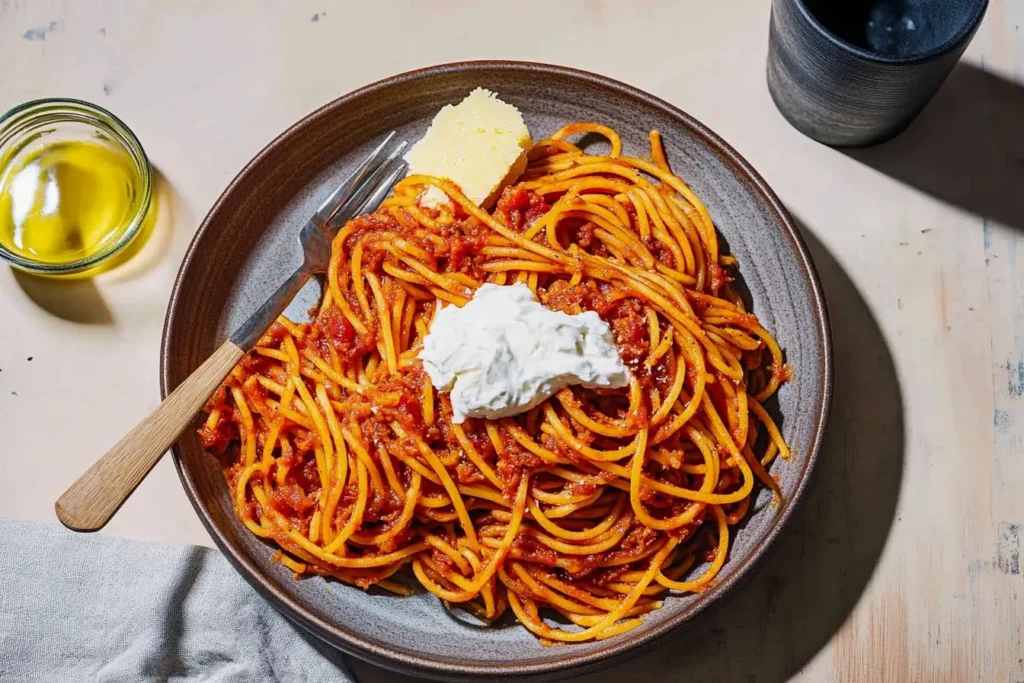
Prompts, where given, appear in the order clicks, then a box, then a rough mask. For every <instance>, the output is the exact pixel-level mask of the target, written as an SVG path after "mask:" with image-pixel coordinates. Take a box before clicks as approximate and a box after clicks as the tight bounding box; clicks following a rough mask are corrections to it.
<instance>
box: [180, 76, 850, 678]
mask: <svg viewBox="0 0 1024 683" xmlns="http://www.w3.org/2000/svg"><path fill="white" fill-rule="evenodd" d="M392 131H393V132H394V134H395V139H401V140H405V141H408V143H409V147H408V149H407V150H405V151H404V160H405V162H406V166H407V171H406V170H405V167H404V166H403V172H405V177H404V178H403V179H402V180H401V181H400V182H398V183H397V185H395V187H394V190H393V192H392V193H391V194H390V196H388V197H387V198H386V199H385V200H384V201H383V203H382V204H381V205H380V206H379V208H376V209H375V210H374V211H372V212H371V213H368V214H366V215H363V216H359V217H356V218H354V219H352V220H349V221H347V222H344V223H343V224H339V225H337V226H334V230H335V231H336V233H335V236H334V237H333V242H332V244H331V259H330V267H329V268H328V272H327V275H326V277H325V278H323V279H322V280H321V281H319V283H318V284H319V289H318V291H317V292H315V294H314V296H312V297H311V298H308V297H307V298H308V301H306V302H305V304H304V307H300V308H304V310H300V311H299V312H298V313H294V312H292V310H291V309H290V311H289V315H287V316H282V317H281V318H279V319H278V320H277V322H275V323H274V324H273V325H272V326H271V327H270V329H268V330H267V331H266V333H265V334H263V336H262V337H261V338H260V339H259V341H258V342H256V344H255V346H254V347H253V348H252V349H251V350H249V351H248V353H247V354H246V355H245V356H244V357H243V359H242V360H241V361H240V362H239V364H238V366H237V367H235V369H234V370H233V371H232V372H231V373H230V374H229V375H228V377H227V378H226V379H225V381H224V384H223V386H222V387H221V388H220V389H219V390H218V391H217V393H216V394H215V395H214V396H213V397H212V398H211V399H210V401H209V402H208V404H207V406H206V410H205V411H204V413H203V414H202V415H201V416H200V417H199V418H197V421H196V424H195V429H193V430H190V431H189V432H188V433H186V435H185V436H184V437H183V438H182V439H181V441H180V443H179V444H178V446H177V447H176V448H175V462H176V464H177V467H178V471H179V473H180V475H181V479H182V482H183V484H184V487H185V490H186V492H187V493H188V496H189V498H190V500H191V502H192V503H193V505H194V506H195V508H196V510H197V512H198V514H199V515H200V517H201V518H202V520H203V522H204V524H205V525H206V527H207V528H208V529H209V531H210V533H211V534H212V536H213V538H214V540H215V542H216V543H217V545H218V546H219V547H220V548H221V549H222V550H223V551H224V553H225V554H226V556H227V557H228V558H229V559H230V560H231V562H232V563H233V564H234V566H235V567H236V568H237V569H238V571H239V572H240V573H241V574H242V575H243V576H244V577H245V578H246V579H247V580H248V581H249V582H250V583H252V585H253V586H255V587H256V588H257V589H258V590H259V592H260V593H261V594H262V595H263V596H264V597H266V598H267V599H268V600H269V601H271V602H272V603H273V604H274V605H275V606H276V607H277V608H278V609H280V610H281V611H282V612H283V613H284V614H285V615H287V616H288V617H289V618H291V619H292V620H294V621H295V622H296V623H297V624H299V625H300V626H302V627H303V628H305V629H307V630H309V631H310V632H311V633H313V634H314V635H316V636H317V637H319V638H322V639H323V640H325V641H326V642H328V643H330V644H331V645H334V646H336V647H338V648H340V649H342V650H345V651H347V652H350V653H352V654H355V655H357V656H360V657H364V658H367V659H369V660H372V661H376V662H378V663H380V664H383V665H385V666H389V667H392V668H395V669H399V670H404V671H407V672H411V673H417V674H421V675H423V674H426V675H436V676H445V677H458V678H485V677H496V676H497V677H506V676H532V677H546V676H554V675H559V674H567V673H570V672H571V673H579V672H582V671H585V670H587V668H592V667H594V666H596V665H598V664H599V663H605V662H608V661H610V660H612V659H615V658H621V657H624V656H626V655H627V654H629V653H632V652H636V651H637V650H638V649H639V648H640V647H641V646H643V645H646V644H650V643H653V642H654V641H655V640H656V639H657V638H659V637H660V636H663V635H665V634H666V633H668V632H670V631H671V630H673V629H675V628H676V627H679V626H680V625H682V624H686V623H689V622H691V621H692V620H693V619H694V618H695V617H696V616H697V615H698V614H699V613H700V612H701V611H703V610H704V609H706V608H707V607H708V606H709V605H711V604H713V603H714V602H715V601H716V600H718V599H719V598H721V597H722V596H723V595H724V594H725V593H726V592H727V591H729V590H730V589H731V588H732V587H733V586H734V585H735V584H736V583H737V581H739V580H740V578H741V577H742V576H744V575H745V574H746V573H748V572H749V571H750V570H751V569H752V567H753V565H754V564H755V563H756V562H757V560H758V559H759V558H760V557H761V556H762V555H763V553H764V552H765V551H766V550H767V548H768V546H769V545H770V544H771V543H772V541H773V540H774V539H775V538H776V536H777V535H778V533H779V531H780V529H781V528H782V527H783V525H784V524H785V523H786V521H787V519H788V518H789V517H790V515H791V514H792V512H793V510H794V507H795V505H796V504H797V502H798V501H799V499H800V497H801V495H802V493H803V491H804V488H805V486H806V485H807V482H808V478H809V476H810V473H811V471H812V469H813V465H814V461H815V459H816V457H817V454H818V450H819V447H820V445H821V441H822V438H823V432H824V427H825V423H826V418H827V414H828V408H829V402H830V395H831V382H832V367H831V347H830V343H831V342H830V337H829V328H828V320H827V314H826V310H825V304H824V300H823V297H822V293H821V287H820V285H819V283H818V280H817V276H816V274H815V272H814V267H813V264H812V262H811V260H810V257H809V255H808V253H807V250H806V247H805V246H804V244H803V241H802V239H801V237H800V234H799V232H798V231H797V229H796V227H795V226H794V224H793V222H792V220H791V219H790V218H789V216H788V215H787V214H786V211H785V209H784V207H783V206H782V204H781V203H780V201H779V200H778V198H777V197H776V196H775V194H774V193H773V192H772V191H771V189H770V188H769V187H768V186H767V184H766V183H765V182H764V180H762V179H761V177H760V176H759V175H757V173H756V172H755V171H754V170H753V169H752V168H751V167H750V165H749V164H748V163H747V162H746V161H744V160H743V159H742V158H741V157H740V156H739V155H738V154H737V153H736V152H735V151H734V150H733V149H732V148H731V147H729V146H728V145H727V144H726V143H725V142H723V141H722V140H721V139H720V138H718V137H717V136H716V135H714V134H713V133H712V132H710V131H709V130H708V129H706V128H705V127H704V126H702V125H701V124H699V123H698V122H696V121H695V120H693V119H692V118H691V117H689V116H687V115H686V114H684V113H683V112H681V111H679V110H678V109H676V108H674V107H672V106H671V105H669V104H667V103H665V102H663V101H661V100H659V99H657V98H655V97H653V96H651V95H648V94H646V93H643V92H641V91H639V90H636V89H634V88H631V87H629V86H626V85H624V84H621V83H618V82H615V81H612V80H610V79H606V78H603V77H601V76H597V75H594V74H589V73H585V72H580V71H575V70H572V69H567V68H563V67H555V66H548V65H541V64H532V63H519V62H466V63H459V64H450V65H443V66H437V67H431V68H428V69H424V70H420V71H415V72H410V73H407V74H402V75H399V76H395V77H393V78H389V79H386V80H384V81H381V82H378V83H375V84H372V85H370V86H367V87H365V88H362V89H360V90H357V91H355V92H353V93H351V94H348V95H345V96H343V97H341V98H339V99H337V100H335V101H334V102H332V103H330V104H328V105H326V106H324V107H323V108H321V109H319V110H317V111H316V112H314V113H312V114H310V115H309V116H307V117H306V118H304V119H302V120H301V121H299V122H298V123H296V124H295V125H294V126H292V127H291V128H289V129H288V130H287V131H286V132H284V133H283V134H282V135H281V136H279V137H278V138H277V139H276V140H274V141H273V142H271V143H270V144H269V145H268V146H267V147H266V148H265V149H264V150H263V151H262V152H260V153H259V154H258V155H257V156H256V157H255V158H254V159H253V160H252V161H251V162H250V163H249V164H248V165H247V166H246V167H245V168H244V169H243V170H242V171H241V173H240V174H239V175H238V176H237V177H236V178H235V180H234V181H232V183H231V184H230V185H229V187H228V188H227V189H226V190H225V192H224V194H223V195H222V196H221V197H220V199H219V200H218V201H217V203H216V204H215V205H214V207H213V208H212V209H211V211H210V213H209V214H208V215H207V217H206V219H205V220H204V222H203V224H202V226H201V227H200V228H199V231H198V233H197V235H196V237H195V239H194V240H193V242H192V245H191V247H190V249H189V251H188V254H187V255H186V257H185V260H184V263H183V264H182V267H181V271H180V273H179V276H178V279H177V282H176V284H175V287H174V292H173V295H172V297H171V303H170V306H169V310H168V314H167V321H166V326H165V330H164V338H163V349H162V357H161V362H162V373H161V380H162V389H163V391H164V392H165V394H166V393H167V392H169V391H170V390H172V389H173V388H174V387H175V386H177V385H178V384H179V383H181V382H182V381H183V380H184V379H185V378H186V377H187V376H188V375H189V373H190V372H191V371H192V370H194V369H195V368H196V367H198V366H199V365H200V364H201V363H202V362H203V360H205V358H207V357H208V356H209V355H210V354H211V353H212V352H213V351H214V350H215V349H216V348H217V346H218V345H219V344H220V342H221V341H223V339H224V338H225V337H226V336H227V335H228V334H229V333H230V332H231V331H232V330H233V329H234V328H235V327H237V325H238V324H240V323H241V322H242V321H244V320H246V318H247V317H248V316H249V315H250V314H251V313H252V312H253V311H254V310H255V309H256V308H257V307H258V306H259V305H260V303H262V301H264V300H266V299H267V298H268V297H269V296H270V295H271V294H272V293H273V292H274V291H275V289H276V288H277V287H278V285H279V284H280V283H281V282H282V281H284V279H285V278H287V277H288V275H289V274H290V273H291V272H292V271H294V270H295V268H296V267H297V266H298V265H299V259H300V258H301V255H298V254H296V253H295V252H294V251H293V250H292V248H291V246H290V245H291V244H292V243H293V242H294V239H295V236H296V235H297V233H298V231H299V229H300V227H301V226H302V225H303V224H304V223H305V221H306V219H307V218H308V217H309V216H310V215H312V214H313V213H314V212H315V211H316V208H317V207H318V206H319V205H320V204H321V202H323V200H324V199H325V198H326V197H327V196H329V195H330V193H331V192H332V190H333V189H334V188H336V187H337V186H338V185H339V182H340V181H341V179H343V178H345V177H346V176H347V175H348V174H350V173H351V172H352V170H353V169H354V168H355V167H356V166H358V165H359V163H360V161H361V160H362V159H364V158H365V157H366V156H367V154H368V153H369V152H370V150H373V149H374V148H375V147H377V146H379V145H380V144H381V142H382V140H385V139H387V136H388V135H389V134H390V133H391V132H392ZM294 308H295V307H293V309H294Z"/></svg>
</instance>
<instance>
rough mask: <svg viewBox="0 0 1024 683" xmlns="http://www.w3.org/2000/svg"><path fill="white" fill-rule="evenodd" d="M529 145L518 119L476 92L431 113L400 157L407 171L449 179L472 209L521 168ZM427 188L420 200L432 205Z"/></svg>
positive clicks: (434, 197) (514, 112) (433, 199)
mask: <svg viewBox="0 0 1024 683" xmlns="http://www.w3.org/2000/svg"><path fill="white" fill-rule="evenodd" d="M532 144H533V142H532V140H531V139H530V131H529V130H528V129H527V128H526V123H524V122H523V115H522V114H520V113H519V110H518V109H516V108H515V107H513V106H512V105H511V104H507V103H505V102H502V101H501V100H499V99H498V96H497V95H495V94H494V93H492V92H490V91H489V90H485V89H483V88H477V89H476V90H474V91H473V92H471V93H469V96H467V97H466V99H464V100H462V101H461V102H459V103H458V104H456V105H451V104H449V105H446V106H445V107H443V108H442V109H441V111H439V112H438V113H437V116H435V117H434V120H433V121H432V122H431V124H430V128H428V129H427V132H426V134H425V135H424V136H423V139H421V140H420V141H419V142H417V143H416V144H415V145H413V146H412V149H410V150H409V152H408V153H407V154H406V155H405V160H406V161H407V162H408V163H409V173H410V174H411V175H414V174H424V175H432V176H436V177H438V178H447V179H448V180H451V181H452V182H454V183H455V184H456V185H458V186H459V187H460V188H462V191H463V192H464V193H465V194H466V197H468V198H469V199H471V200H472V201H474V202H476V203H477V204H478V205H480V206H482V207H484V208H488V207H490V205H492V204H493V203H494V202H495V201H496V200H497V198H498V195H500V194H501V191H502V190H503V189H505V187H506V186H507V185H508V184H510V183H512V182H514V181H515V179H516V178H518V177H519V176H520V175H521V174H522V172H523V171H524V170H525V169H526V152H527V151H528V150H529V149H530V146H531V145H532ZM438 194H443V193H439V192H435V193H434V194H433V195H431V194H430V190H428V191H427V192H426V193H424V196H423V197H421V199H420V202H421V203H423V204H424V205H435V206H436V205H437V204H438V203H440V202H441V199H442V197H439V196H438Z"/></svg>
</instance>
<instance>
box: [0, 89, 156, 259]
mask: <svg viewBox="0 0 1024 683" xmlns="http://www.w3.org/2000/svg"><path fill="white" fill-rule="evenodd" d="M152 193H153V172H152V167H151V166H150V164H149V159H148V158H147V157H146V152H145V151H144V150H143V149H142V145H141V144H140V143H139V140H138V138H136V137H135V134H134V133H132V131H131V130H129V128H128V126H126V125H125V124H124V123H122V122H121V120H120V119H118V118H117V117H116V116H114V115H113V114H111V113H110V112H109V111H107V110H106V109H103V108H102V107H97V106H96V105H94V104H89V103H88V102H82V101H79V100H70V99H47V100H35V101H33V102H27V103H25V104H23V105H21V106H18V107H15V108H14V109H11V110H10V111H8V112H7V113H6V114H4V116H3V117H2V118H0V258H3V259H4V260H5V261H7V262H8V263H9V264H11V265H12V266H15V267H16V268H20V269H22V270H26V271H29V272H32V273H36V274H40V275H51V276H54V275H70V274H72V273H82V272H84V271H89V270H92V269H95V268H98V267H99V266H100V265H101V264H103V263H104V262H106V261H108V259H110V258H112V257H113V256H114V255H116V254H117V253H118V252H120V251H121V250H123V249H124V248H125V247H127V246H128V244H130V243H131V241H132V239H134V238H135V236H136V235H137V234H138V232H139V231H140V229H141V228H142V226H143V223H144V221H145V218H146V213H147V211H149V205H150V201H151V199H152Z"/></svg>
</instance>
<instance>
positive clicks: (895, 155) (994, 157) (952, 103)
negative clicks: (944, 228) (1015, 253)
mask: <svg viewBox="0 0 1024 683" xmlns="http://www.w3.org/2000/svg"><path fill="white" fill-rule="evenodd" d="M841 151H842V152H843V153H845V154H846V155H848V156H850V157H852V158H854V159H856V160H858V161H860V162H861V163H863V164H867V165H868V166H871V167H872V168H874V169H876V170H878V171H881V172H882V173H885V174H886V175H889V176H891V177H893V178H895V179H897V180H900V181H902V182H904V183H906V184H908V185H911V186H913V187H915V188H917V189H919V190H921V191H923V192H926V193H928V194H930V195H932V196H934V197H936V198H937V199H940V200H942V201H945V202H948V203H950V204H953V205H955V206H958V207H960V208H962V209H965V210H967V211H970V212H972V213H974V214H977V215H978V216H981V217H983V218H989V219H992V220H994V221H996V222H999V223H1003V224H1005V225H1008V226H1010V227H1013V228H1016V229H1017V230H1024V192H1022V188H1024V87H1022V86H1021V85H1018V84H1016V83H1013V82H1012V81H1008V80H1006V79H1004V78H1001V77H999V76H996V75H994V74H991V73H988V72H986V71H983V70H981V69H979V68H978V67H975V66H972V65H970V64H967V63H964V62H961V63H960V64H959V65H957V67H956V68H955V69H953V73H951V74H950V76H949V78H948V79H947V81H946V83H945V84H944V85H943V86H942V88H940V89H939V91H938V93H936V95H935V98H934V99H933V100H932V101H931V103H929V104H928V106H927V107H925V109H924V111H922V112H921V115H920V116H919V117H918V118H917V120H915V121H914V123H913V124H911V125H910V127H909V128H907V130H906V131H904V132H903V133H902V134H900V135H898V136H896V137H895V138H893V139H892V140H890V141H888V142H886V143H883V144H881V145H877V146H875V147H859V148H845V149H842V150H841Z"/></svg>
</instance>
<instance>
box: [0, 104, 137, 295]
mask: <svg viewBox="0 0 1024 683" xmlns="http://www.w3.org/2000/svg"><path fill="white" fill-rule="evenodd" d="M44 107H58V108H59V107H65V108H68V109H75V110H79V111H81V112H84V113H86V114H88V115H91V116H93V117H94V118H95V119H96V121H95V122H90V123H91V124H92V125H95V126H97V127H100V128H105V129H107V131H108V132H110V133H113V135H114V138H115V139H116V141H117V143H118V144H119V145H121V146H122V147H124V148H125V151H126V152H128V154H129V156H131V157H132V160H133V161H134V162H135V164H136V166H137V167H138V170H139V175H140V176H141V177H142V192H141V198H140V201H139V205H138V208H137V209H136V211H135V213H134V215H132V217H131V220H130V221H129V223H128V228H127V229H126V230H125V231H124V234H122V235H121V236H120V237H119V238H118V239H117V241H116V242H114V243H113V244H111V245H109V246H107V247H106V248H105V249H103V250H101V251H100V252H98V253H96V254H93V255H91V256H88V257H85V258H80V259H76V260H74V261H70V262H68V263H46V262H43V261H37V260H34V259H31V258H26V257H24V256H21V255H20V254H16V253H14V252H12V251H11V250H10V249H7V248H6V247H4V246H3V245H2V244H0V259H2V260H4V261H6V262H7V263H8V264H10V265H11V266H14V267H16V268H19V269H21V270H24V271H26V272H29V273H34V274H36V275H73V274H76V273H81V272H83V271H86V270H90V269H91V268H95V267H96V266H99V265H100V264H102V263H103V262H104V261H107V260H108V259H110V258H113V257H114V256H116V255H117V254H119V253H121V251H123V250H124V249H125V248H126V247H127V246H128V245H129V244H131V242H132V241H133V240H134V239H135V237H136V236H137V235H138V233H139V232H140V231H141V229H142V226H143V224H144V223H145V219H146V215H147V214H148V213H149V209H150V205H151V203H152V196H153V165H152V163H151V162H150V160H149V156H148V155H147V154H146V150H145V149H144V148H143V146H142V143H141V142H140V141H139V138H138V137H137V136H136V135H135V133H134V132H133V131H132V129H131V128H129V127H128V125H127V124H125V122H124V121H122V120H121V119H120V118H118V116H117V115H116V114H114V113H113V112H111V111H109V110H107V109H105V108H103V107H101V106H99V105H98V104H93V103H92V102H86V101H85V100H79V99H75V98H71V97H46V98H41V99H35V100H29V101H28V102H23V103H21V104H19V105H16V106H14V107H11V108H10V109H8V110H7V111H6V112H4V114H3V115H2V116H0V135H2V134H3V133H4V132H5V129H6V128H7V127H8V126H10V125H13V123H17V122H18V121H19V120H20V118H21V117H27V116H31V114H32V112H33V110H35V109H40V108H44Z"/></svg>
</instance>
